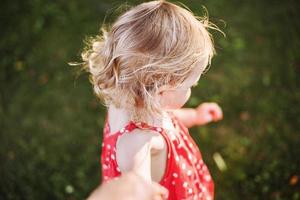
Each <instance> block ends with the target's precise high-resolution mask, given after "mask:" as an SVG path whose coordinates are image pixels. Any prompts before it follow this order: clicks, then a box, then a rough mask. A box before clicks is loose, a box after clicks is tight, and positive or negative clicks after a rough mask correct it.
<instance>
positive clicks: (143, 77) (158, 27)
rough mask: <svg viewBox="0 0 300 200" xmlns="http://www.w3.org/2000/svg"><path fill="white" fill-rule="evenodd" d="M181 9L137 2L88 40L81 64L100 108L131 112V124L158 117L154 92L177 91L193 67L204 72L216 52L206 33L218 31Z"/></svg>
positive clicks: (171, 5)
mask: <svg viewBox="0 0 300 200" xmlns="http://www.w3.org/2000/svg"><path fill="white" fill-rule="evenodd" d="M180 5H183V4H181V3H180ZM180 5H177V4H174V3H170V2H167V1H150V2H145V3H141V4H139V5H137V6H135V7H131V8H130V9H129V10H127V11H126V12H125V13H123V14H122V15H120V16H119V17H118V18H117V20H116V21H115V22H114V24H113V25H112V26H111V27H110V28H107V27H106V26H105V25H102V27H101V28H100V30H101V31H100V33H99V35H97V36H95V37H90V38H89V40H88V41H87V46H86V47H85V48H84V50H83V52H82V54H81V56H82V60H83V63H81V64H82V67H83V69H84V70H86V71H87V72H89V80H90V82H91V83H92V85H93V90H94V93H95V94H96V96H97V97H99V99H100V100H101V101H102V102H103V103H104V104H103V105H105V106H106V107H108V106H109V105H111V104H113V105H114V106H116V107H117V108H124V109H126V110H128V111H130V113H131V116H130V118H131V119H132V120H134V121H142V120H145V119H148V117H149V116H154V115H155V116H162V109H161V106H160V103H159V102H158V100H156V99H155V98H153V95H154V94H155V93H156V92H157V91H158V88H159V87H160V86H163V85H165V86H166V85H167V86H170V87H173V88H176V87H178V86H179V85H180V84H182V83H183V82H184V80H185V79H186V78H187V77H189V75H190V74H191V73H193V69H194V67H195V66H196V65H197V64H198V63H202V64H203V68H202V69H203V71H204V70H205V69H208V68H206V67H207V66H210V64H211V59H212V57H213V55H214V54H216V52H215V48H214V45H213V38H212V37H211V34H210V33H209V32H208V30H207V29H208V28H212V29H215V30H219V29H218V27H217V26H216V25H214V24H212V23H211V22H210V21H209V20H208V17H206V16H204V17H199V16H195V15H194V14H193V13H192V11H191V10H189V9H188V8H187V7H185V8H186V9H185V8H183V7H181V6H180Z"/></svg>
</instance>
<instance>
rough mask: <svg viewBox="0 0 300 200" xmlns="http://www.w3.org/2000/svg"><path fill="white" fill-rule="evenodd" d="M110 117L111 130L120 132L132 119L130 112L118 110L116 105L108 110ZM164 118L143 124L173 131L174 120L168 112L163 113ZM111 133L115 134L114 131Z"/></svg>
mask: <svg viewBox="0 0 300 200" xmlns="http://www.w3.org/2000/svg"><path fill="white" fill-rule="evenodd" d="M108 116H109V119H108V120H109V123H110V124H111V125H110V126H111V128H112V129H113V127H114V128H115V130H118V129H120V128H122V127H124V126H125V125H126V124H127V123H128V122H129V121H130V120H131V119H130V115H129V112H128V111H127V110H125V109H123V108H117V107H115V106H114V105H110V106H109V108H108ZM163 116H164V117H163V118H160V119H157V118H152V119H149V120H145V121H143V122H145V123H147V124H149V125H150V126H155V127H162V128H165V129H169V130H172V129H173V128H174V126H173V123H172V120H171V118H170V116H169V115H168V113H167V110H165V111H163ZM111 132H114V131H113V130H112V131H111Z"/></svg>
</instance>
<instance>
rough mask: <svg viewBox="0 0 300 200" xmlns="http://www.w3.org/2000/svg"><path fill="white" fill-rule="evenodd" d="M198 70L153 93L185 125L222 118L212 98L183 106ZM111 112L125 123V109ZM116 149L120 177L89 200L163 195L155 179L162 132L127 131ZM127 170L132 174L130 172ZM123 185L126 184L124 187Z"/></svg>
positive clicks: (163, 155) (163, 146)
mask: <svg viewBox="0 0 300 200" xmlns="http://www.w3.org/2000/svg"><path fill="white" fill-rule="evenodd" d="M201 73H202V71H201V68H200V65H199V66H198V67H196V68H195V69H194V72H193V73H191V76H189V77H188V78H187V79H186V81H185V82H184V83H183V84H182V85H181V86H180V87H178V88H175V89H170V87H166V86H162V87H161V88H159V90H158V92H157V94H156V95H155V98H159V101H160V102H161V105H162V107H163V109H164V110H166V111H172V112H173V114H175V115H176V117H177V118H178V119H179V120H180V121H181V122H182V123H183V124H184V125H185V126H186V127H188V128H190V127H192V126H202V125H205V124H207V123H210V122H216V121H219V120H221V119H223V113H222V109H221V108H220V106H219V105H218V104H217V103H214V102H205V103H202V104H200V105H198V106H197V107H196V108H182V107H183V106H184V104H185V103H186V102H187V101H188V99H189V98H190V96H191V87H192V86H193V85H195V84H196V83H197V82H198V81H199V79H200V76H201ZM110 116H112V120H110V121H118V120H120V119H124V122H123V124H125V123H126V120H125V119H126V112H123V110H118V109H116V108H113V107H112V108H111V109H110ZM114 116H115V117H117V118H114ZM116 119H118V120H116ZM166 124H167V122H164V121H157V124H155V125H156V126H158V127H159V126H160V127H166V130H167V129H168V127H167V125H166ZM169 124H170V122H169ZM111 125H112V126H113V124H111ZM120 126H121V127H122V125H120ZM117 127H118V126H117ZM170 129H171V128H170ZM116 130H118V128H116ZM149 133H150V134H149ZM116 149H117V150H116V155H117V156H116V160H117V163H118V166H119V168H120V170H121V172H122V174H123V175H122V176H121V179H118V180H115V181H114V182H112V183H110V184H105V185H103V186H101V187H99V188H97V189H96V190H95V191H94V192H93V193H92V194H91V196H90V197H89V198H88V200H96V199H99V200H101V199H107V200H115V199H125V198H126V199H127V197H128V199H130V200H135V199H149V200H150V199H151V200H153V199H156V200H158V199H165V198H166V194H167V190H166V189H165V188H164V187H162V186H161V185H159V184H158V183H157V182H158V180H160V178H161V177H162V175H163V172H164V169H165V163H166V159H167V158H166V143H165V141H164V139H163V138H162V136H161V135H160V134H159V133H157V132H155V131H149V130H142V129H135V130H133V131H132V132H131V133H130V134H128V133H124V134H123V135H122V136H121V137H120V138H119V139H118V141H117V147H116ZM162 161H164V162H162ZM157 170H158V171H157ZM126 174H131V176H130V175H129V176H128V175H126ZM132 174H134V175H132ZM138 177H143V178H142V179H139V178H138ZM147 184H148V185H147ZM141 185H142V186H143V187H141ZM101 188H102V189H101ZM122 188H127V190H126V189H122ZM129 188H131V189H129ZM139 190H142V191H143V190H145V192H144V193H143V192H142V193H143V194H144V195H146V196H139V195H142V194H140V192H138V191H139ZM148 190H149V191H148ZM111 191H114V192H111ZM118 195H119V196H118ZM120 195H121V196H120Z"/></svg>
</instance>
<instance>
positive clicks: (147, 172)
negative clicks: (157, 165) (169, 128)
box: [116, 129, 165, 195]
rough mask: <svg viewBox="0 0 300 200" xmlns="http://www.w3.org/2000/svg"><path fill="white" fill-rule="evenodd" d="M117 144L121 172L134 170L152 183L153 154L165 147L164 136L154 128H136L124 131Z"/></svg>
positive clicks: (117, 158) (117, 157)
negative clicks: (127, 131) (128, 131)
mask: <svg viewBox="0 0 300 200" xmlns="http://www.w3.org/2000/svg"><path fill="white" fill-rule="evenodd" d="M116 146H117V147H116V160H117V163H118V166H119V168H120V170H121V172H122V173H126V172H129V171H131V172H134V173H136V174H137V175H140V176H141V177H143V178H144V179H145V180H146V181H147V182H149V183H151V184H152V183H153V182H152V178H151V156H152V155H154V154H155V153H157V151H161V150H162V149H163V148H164V147H165V143H164V138H163V137H162V136H161V135H160V134H159V133H157V132H155V131H152V130H141V129H135V130H133V131H132V132H130V133H124V134H123V135H122V136H121V137H120V138H119V139H118V141H117V145H116ZM159 195H161V194H159Z"/></svg>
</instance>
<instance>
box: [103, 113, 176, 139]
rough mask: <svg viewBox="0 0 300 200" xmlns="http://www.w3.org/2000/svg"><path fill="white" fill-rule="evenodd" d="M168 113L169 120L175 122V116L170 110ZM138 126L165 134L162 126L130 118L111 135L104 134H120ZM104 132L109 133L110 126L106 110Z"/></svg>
mask: <svg viewBox="0 0 300 200" xmlns="http://www.w3.org/2000/svg"><path fill="white" fill-rule="evenodd" d="M168 113H169V114H170V117H171V120H172V122H173V124H175V123H177V120H176V117H175V115H174V114H173V113H172V112H168ZM136 128H139V129H145V130H153V131H155V132H159V133H162V134H165V131H164V129H163V128H162V127H157V126H152V125H149V124H147V123H146V122H141V121H132V120H130V121H129V122H128V123H127V124H126V125H125V126H124V127H123V128H121V129H120V130H118V131H117V132H116V133H113V134H112V135H105V136H106V137H110V136H114V135H116V136H120V135H122V134H123V133H129V132H132V131H133V130H134V129H136ZM105 130H106V131H105V134H108V133H110V126H109V123H108V112H107V114H106V118H105Z"/></svg>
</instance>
